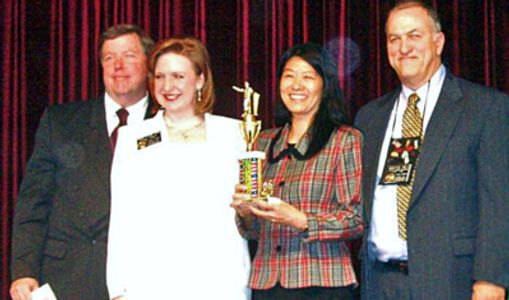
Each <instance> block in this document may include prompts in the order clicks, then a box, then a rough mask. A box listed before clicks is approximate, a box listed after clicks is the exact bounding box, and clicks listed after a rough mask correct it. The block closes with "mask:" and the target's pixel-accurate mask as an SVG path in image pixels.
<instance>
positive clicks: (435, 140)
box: [410, 72, 463, 207]
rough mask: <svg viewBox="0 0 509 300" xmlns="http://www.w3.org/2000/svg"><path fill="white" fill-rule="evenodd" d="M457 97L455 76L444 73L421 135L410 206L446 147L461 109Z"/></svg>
mask: <svg viewBox="0 0 509 300" xmlns="http://www.w3.org/2000/svg"><path fill="white" fill-rule="evenodd" d="M461 97H462V93H461V90H460V88H459V85H458V82H457V79H456V78H455V77H454V76H452V75H450V74H449V72H447V76H446V78H445V79H444V84H443V86H442V91H441V92H440V96H439V97H438V101H437V104H436V106H435V109H434V110H433V113H432V116H431V119H430V121H429V124H428V127H427V129H426V133H425V136H424V142H423V147H422V153H421V154H420V157H419V166H418V167H417V171H416V177H415V182H414V188H413V195H412V200H411V203H410V207H411V206H412V205H414V204H415V202H416V201H417V199H418V198H419V196H420V194H421V193H422V190H423V189H424V187H425V185H426V183H427V182H428V180H429V179H430V177H431V175H432V174H433V171H434V170H435V168H436V166H437V164H438V163H439V161H440V158H441V157H442V155H443V153H444V151H445V150H446V146H447V143H448V142H449V140H450V138H451V135H452V133H453V132H454V128H455V127H456V124H457V122H458V119H459V116H460V115H461V111H462V108H463V107H462V106H461V105H459V103H458V102H457V101H458V100H459V99H460V98H461Z"/></svg>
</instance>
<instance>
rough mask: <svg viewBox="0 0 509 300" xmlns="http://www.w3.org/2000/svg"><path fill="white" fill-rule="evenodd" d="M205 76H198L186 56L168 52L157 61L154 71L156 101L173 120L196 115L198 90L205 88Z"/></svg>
mask: <svg viewBox="0 0 509 300" xmlns="http://www.w3.org/2000/svg"><path fill="white" fill-rule="evenodd" d="M203 82H204V79H203V75H202V74H200V75H198V74H196V72H195V70H194V68H193V64H192V62H191V61H190V60H189V59H188V58H187V57H185V56H183V55H179V54H175V53H172V52H168V53H165V54H162V55H161V56H160V57H159V59H158V60H157V63H156V66H155V70H154V94H155V98H156V101H157V102H158V103H159V105H161V106H162V107H163V108H164V109H165V111H166V112H165V114H169V115H171V117H172V118H180V119H184V118H190V117H192V116H194V115H195V103H196V90H197V89H201V88H202V86H203Z"/></svg>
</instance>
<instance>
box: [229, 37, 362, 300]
mask: <svg viewBox="0 0 509 300" xmlns="http://www.w3.org/2000/svg"><path fill="white" fill-rule="evenodd" d="M277 77H278V83H279V94H280V99H279V101H278V107H277V111H276V123H277V124H278V126H279V127H278V128H276V129H269V130H265V131H262V132H261V133H260V136H259V138H258V140H257V142H256V145H255V147H256V149H257V150H259V151H264V152H265V153H266V155H267V159H266V160H265V161H264V167H263V178H264V179H265V180H271V181H272V182H273V186H274V191H273V195H274V196H275V197H277V198H278V199H279V200H280V201H275V203H271V202H269V203H267V202H263V201H255V203H254V204H251V205H249V204H246V202H245V200H247V199H249V196H248V194H246V193H245V191H246V187H245V186H244V185H240V184H239V185H237V186H236V191H235V194H234V196H233V202H232V207H234V208H235V210H236V211H237V226H238V228H239V231H240V232H241V234H242V235H243V236H244V237H246V238H249V239H254V240H257V241H258V249H257V252H256V256H255V258H254V261H253V264H252V269H251V275H250V280H249V285H250V287H251V288H252V289H253V299H254V300H256V299H264V300H267V299H278V300H281V299H294V300H295V299H327V300H331V299H342V300H344V299H353V298H354V287H355V286H356V285H357V281H356V278H355V274H354V271H353V267H352V261H351V257H350V252H349V249H348V246H347V244H346V242H347V241H348V240H351V239H354V238H357V237H359V236H360V235H361V234H362V223H361V199H360V181H361V171H362V168H361V144H362V136H361V133H360V132H359V131H358V130H356V129H354V128H352V127H350V126H349V125H348V118H347V114H346V110H345V107H344V103H343V96H342V93H341V91H340V89H339V83H338V79H337V78H338V75H337V68H336V65H335V64H334V62H333V60H332V58H331V55H330V54H329V53H328V52H327V51H326V50H325V49H324V48H323V47H321V46H319V45H316V44H312V43H307V44H301V45H297V46H294V47H293V48H291V49H290V50H288V51H287V52H286V53H285V54H284V55H283V57H282V58H281V61H280V63H279V66H278V71H277Z"/></svg>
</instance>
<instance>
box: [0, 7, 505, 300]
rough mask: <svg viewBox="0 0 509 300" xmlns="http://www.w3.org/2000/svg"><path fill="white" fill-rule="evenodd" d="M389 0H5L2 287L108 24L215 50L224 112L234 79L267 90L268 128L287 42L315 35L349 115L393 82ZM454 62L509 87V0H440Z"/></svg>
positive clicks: (448, 55) (232, 106)
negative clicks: (36, 167) (40, 148)
mask: <svg viewBox="0 0 509 300" xmlns="http://www.w3.org/2000/svg"><path fill="white" fill-rule="evenodd" d="M392 3H393V1H384V0H369V1H368V0H350V1H347V0H335V1H333V0H285V1H283V0H281V1H276V0H251V1H248V0H237V1H232V0H229V1H228V0H227V1H224V0H222V1H221V0H217V1H215V0H210V1H206V0H172V1H170V0H160V1H146V0H114V1H102V0H101V1H99V0H76V1H64V0H51V1H36V0H34V1H26V0H17V1H13V0H4V1H2V2H1V3H0V20H1V21H0V22H1V32H0V34H1V39H2V42H1V43H0V51H1V52H0V53H1V55H2V56H1V66H0V68H1V69H0V78H1V81H2V82H1V86H2V94H1V95H2V96H1V97H2V101H1V108H0V109H1V115H2V119H1V122H0V124H1V125H0V130H1V168H2V170H1V212H0V214H1V215H0V219H1V248H0V263H1V269H0V274H1V278H0V279H1V282H0V284H1V287H0V298H1V299H8V286H9V269H8V264H9V256H10V246H9V245H10V238H11V225H12V216H13V211H14V207H15V204H16V195H17V193H18V188H19V183H20V180H21V178H22V176H23V172H24V169H25V165H26V161H27V159H28V158H29V156H30V153H31V151H32V147H33V140H34V133H35V130H36V128H37V125H38V121H39V118H40V116H41V114H42V112H43V110H44V108H46V107H47V106H48V105H52V104H56V103H64V102H70V101H80V99H85V98H90V97H92V96H95V95H98V94H100V93H101V92H102V91H103V86H102V82H101V68H100V65H99V60H98V50H97V49H98V38H99V35H100V33H101V32H102V31H104V30H105V29H106V28H107V27H109V26H111V25H113V24H118V23H136V24H138V25H140V26H141V27H142V28H143V29H144V30H146V31H147V32H148V33H149V34H150V35H151V36H152V37H153V39H154V40H160V39H163V38H167V37H170V36H172V35H175V34H189V35H194V36H197V37H198V38H200V39H201V40H202V41H203V42H204V43H205V44H206V46H207V48H208V49H209V51H210V54H211V59H212V66H213V69H214V76H215V82H216V87H217V90H216V92H217V96H218V97H217V98H218V101H217V106H216V109H215V112H216V113H218V114H223V115H228V116H233V117H238V116H239V115H240V113H241V101H240V100H241V99H240V98H239V95H238V94H237V93H235V92H234V91H233V90H232V89H231V86H232V85H242V84H243V82H244V81H246V80H248V81H249V82H250V83H251V85H252V86H253V87H254V88H255V89H256V90H257V91H259V92H260V93H261V107H260V112H261V115H262V119H263V121H264V127H270V126H272V125H273V123H272V121H273V118H272V112H273V107H274V102H275V99H276V81H275V70H276V65H277V62H278V58H279V57H280V55H281V54H282V53H283V52H284V51H285V50H286V49H288V48H289V47H290V46H292V45H294V44H296V43H301V42H306V41H314V42H317V43H320V44H323V45H326V46H327V47H328V48H329V49H330V50H331V51H332V52H333V54H334V56H335V57H336V59H337V63H338V69H339V73H340V84H341V87H342V88H343V89H344V91H345V94H346V96H347V99H348V108H349V109H350V112H351V114H352V116H353V115H354V114H355V112H356V111H357V110H358V109H359V108H360V107H361V106H362V105H363V104H365V103H367V102H368V101H370V100H372V99H374V98H375V97H377V96H379V95H381V94H383V93H385V92H388V91H389V90H391V89H392V88H394V87H395V86H396V84H397V80H396V78H395V75H394V73H393V71H392V70H391V68H390V66H389V65H388V63H387V59H386V50H385V36H384V27H383V26H384V22H385V17H384V16H385V14H386V12H387V10H388V8H389V7H390V5H392ZM431 3H432V4H433V5H434V6H435V7H436V8H437V9H438V11H439V13H440V15H441V17H442V23H443V29H444V32H445V34H446V45H445V53H444V55H443V58H444V62H445V63H446V65H447V66H448V67H449V68H450V70H451V71H452V72H453V73H454V74H457V75H461V76H463V77H466V78H467V79H470V80H472V81H476V82H479V83H482V84H486V85H489V86H493V87H496V88H499V89H501V90H504V91H505V92H509V43H507V42H506V41H508V40H509V1H504V0H484V1H462V0H450V1H438V0H434V1H431Z"/></svg>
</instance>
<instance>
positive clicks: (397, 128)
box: [368, 65, 446, 262]
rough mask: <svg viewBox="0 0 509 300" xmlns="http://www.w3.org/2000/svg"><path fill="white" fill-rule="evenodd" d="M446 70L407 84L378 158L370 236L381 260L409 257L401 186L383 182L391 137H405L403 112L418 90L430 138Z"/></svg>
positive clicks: (372, 246) (374, 251)
mask: <svg viewBox="0 0 509 300" xmlns="http://www.w3.org/2000/svg"><path fill="white" fill-rule="evenodd" d="M445 73H446V71H445V67H444V66H443V65H442V66H440V68H439V69H438V70H437V72H435V74H434V75H433V76H432V77H431V79H430V80H429V82H428V83H426V84H424V85H423V86H421V87H420V88H419V89H417V90H416V91H414V90H412V89H410V88H408V87H406V86H405V85H403V87H402V90H401V93H400V95H399V99H398V101H396V103H395V104H394V108H393V110H392V113H391V117H390V119H389V124H388V126H387V130H386V132H385V137H384V141H383V144H382V151H381V152H380V157H379V161H378V170H377V176H376V183H375V184H376V187H375V196H374V199H373V209H372V218H371V226H370V231H369V237H368V242H369V249H370V252H371V253H372V255H374V256H375V257H376V258H377V259H378V260H379V261H383V262H386V261H388V260H407V259H408V251H407V243H406V241H405V240H403V239H401V238H400V237H399V234H398V217H397V185H381V184H379V182H380V178H381V177H382V173H383V170H384V167H385V161H386V158H387V151H388V149H389V143H390V140H391V138H401V137H402V127H403V113H404V112H405V109H406V106H407V103H408V97H409V96H410V95H411V94H413V93H417V94H418V95H419V98H420V99H421V100H420V101H419V102H418V103H417V107H418V108H419V111H420V112H421V115H422V116H423V132H424V140H426V137H425V132H426V128H427V126H428V123H429V120H430V118H431V115H432V113H433V110H434V108H435V105H436V103H437V101H438V97H439V94H440V91H441V90H442V85H443V83H444V78H445ZM394 122H395V123H394Z"/></svg>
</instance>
